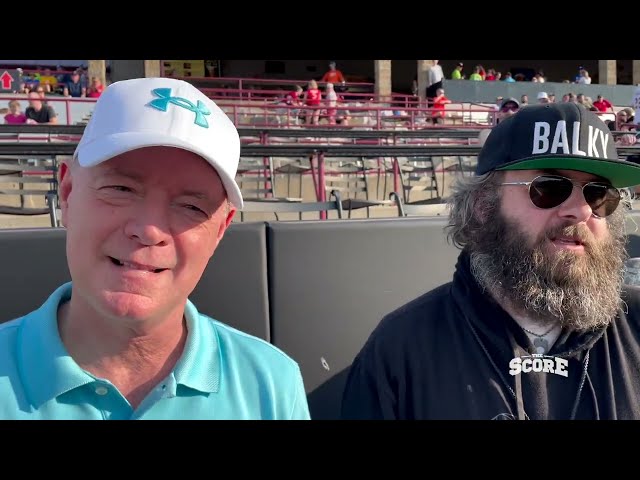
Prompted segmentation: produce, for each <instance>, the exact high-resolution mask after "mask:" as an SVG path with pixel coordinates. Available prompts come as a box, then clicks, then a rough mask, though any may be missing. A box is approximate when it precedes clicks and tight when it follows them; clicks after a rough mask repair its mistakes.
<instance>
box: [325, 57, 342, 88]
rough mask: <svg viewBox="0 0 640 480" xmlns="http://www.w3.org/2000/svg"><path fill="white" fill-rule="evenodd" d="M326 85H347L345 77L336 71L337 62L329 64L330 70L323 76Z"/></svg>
mask: <svg viewBox="0 0 640 480" xmlns="http://www.w3.org/2000/svg"><path fill="white" fill-rule="evenodd" d="M321 82H324V83H334V84H335V83H345V79H344V75H342V72H341V71H340V70H337V69H336V62H329V70H328V71H327V72H326V73H325V74H324V75H323V76H322V80H321Z"/></svg>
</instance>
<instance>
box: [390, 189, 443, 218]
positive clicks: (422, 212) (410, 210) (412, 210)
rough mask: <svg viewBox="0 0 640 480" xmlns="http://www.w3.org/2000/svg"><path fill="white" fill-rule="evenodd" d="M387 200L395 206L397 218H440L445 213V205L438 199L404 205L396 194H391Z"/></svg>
mask: <svg viewBox="0 0 640 480" xmlns="http://www.w3.org/2000/svg"><path fill="white" fill-rule="evenodd" d="M389 198H390V199H391V201H392V202H393V203H394V204H395V205H396V207H397V209H398V216H399V217H414V216H415V217H440V216H444V215H446V213H447V210H446V204H445V203H444V201H443V200H442V199H440V198H434V199H428V200H422V201H420V202H416V203H405V202H404V201H403V200H402V197H401V196H400V195H399V194H398V193H397V192H391V193H390V194H389Z"/></svg>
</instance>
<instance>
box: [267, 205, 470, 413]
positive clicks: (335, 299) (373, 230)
mask: <svg viewBox="0 0 640 480" xmlns="http://www.w3.org/2000/svg"><path fill="white" fill-rule="evenodd" d="M445 224H446V219H445V218H418V217H415V218H403V219H397V218H394V219H386V220H378V219H376V220H354V221H349V220H341V221H340V220H338V221H335V222H330V221H324V222H308V223H307V222H302V223H300V222H295V223H281V224H278V223H273V224H269V227H268V230H267V238H268V241H269V245H270V246H271V250H270V258H269V266H270V276H269V283H270V286H271V297H270V298H271V318H272V325H271V328H272V330H271V332H272V341H273V343H275V344H276V345H277V346H278V347H280V348H281V349H283V350H284V351H285V352H286V353H287V354H289V355H291V356H292V357H293V358H294V359H295V360H296V361H298V363H299V364H300V367H301V369H302V375H303V378H304V381H305V387H306V389H307V394H308V399H309V405H310V408H311V411H312V417H313V418H317V419H321V418H337V416H338V413H339V402H340V396H341V392H342V388H343V385H344V381H345V379H346V374H347V372H348V367H349V366H350V365H351V363H352V361H353V358H354V357H355V355H356V354H357V353H358V351H359V350H360V348H361V347H362V345H363V344H364V342H365V341H366V339H367V338H368V336H369V335H370V333H371V331H372V330H373V329H374V328H375V327H376V325H377V324H378V323H379V322H380V320H381V319H382V317H383V316H384V315H385V314H387V313H389V312H391V311H393V310H395V309H396V308H398V307H400V306H401V305H403V304H405V303H407V302H408V301H410V300H412V299H414V298H416V297H417V296H419V295H421V294H423V293H425V292H427V291H428V290H431V289H432V288H434V287H437V286H439V285H441V284H443V283H447V282H449V281H451V278H452V275H453V271H454V266H455V263H456V259H457V257H458V254H459V250H457V249H456V248H455V247H453V246H452V245H448V244H447V242H446V235H445V233H444V231H443V228H444V226H445Z"/></svg>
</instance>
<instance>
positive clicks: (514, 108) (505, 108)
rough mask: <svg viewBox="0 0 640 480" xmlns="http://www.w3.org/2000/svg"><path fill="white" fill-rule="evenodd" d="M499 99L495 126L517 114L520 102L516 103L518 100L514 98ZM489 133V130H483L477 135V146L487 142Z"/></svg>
mask: <svg viewBox="0 0 640 480" xmlns="http://www.w3.org/2000/svg"><path fill="white" fill-rule="evenodd" d="M499 98H500V99H501V103H500V106H499V108H498V111H497V113H496V125H497V124H498V123H500V122H501V121H502V120H504V119H505V118H508V117H510V116H511V115H515V114H516V113H518V110H520V102H518V100H516V99H515V98H513V97H509V98H506V99H503V98H502V97H499ZM490 133H491V129H490V128H484V129H482V130H480V133H479V134H478V145H480V146H483V145H484V143H485V142H486V141H487V138H489V134H490Z"/></svg>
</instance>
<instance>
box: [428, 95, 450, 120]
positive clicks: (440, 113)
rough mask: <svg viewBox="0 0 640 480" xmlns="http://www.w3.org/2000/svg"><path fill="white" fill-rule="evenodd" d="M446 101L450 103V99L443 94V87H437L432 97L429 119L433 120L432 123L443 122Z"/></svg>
mask: <svg viewBox="0 0 640 480" xmlns="http://www.w3.org/2000/svg"><path fill="white" fill-rule="evenodd" d="M447 103H451V100H449V99H448V98H447V97H446V96H445V94H444V89H443V88H439V89H438V90H437V91H436V96H435V98H434V99H433V107H432V108H433V110H432V112H431V120H432V121H433V123H434V125H437V124H442V123H444V117H445V105H446V104H447Z"/></svg>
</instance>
